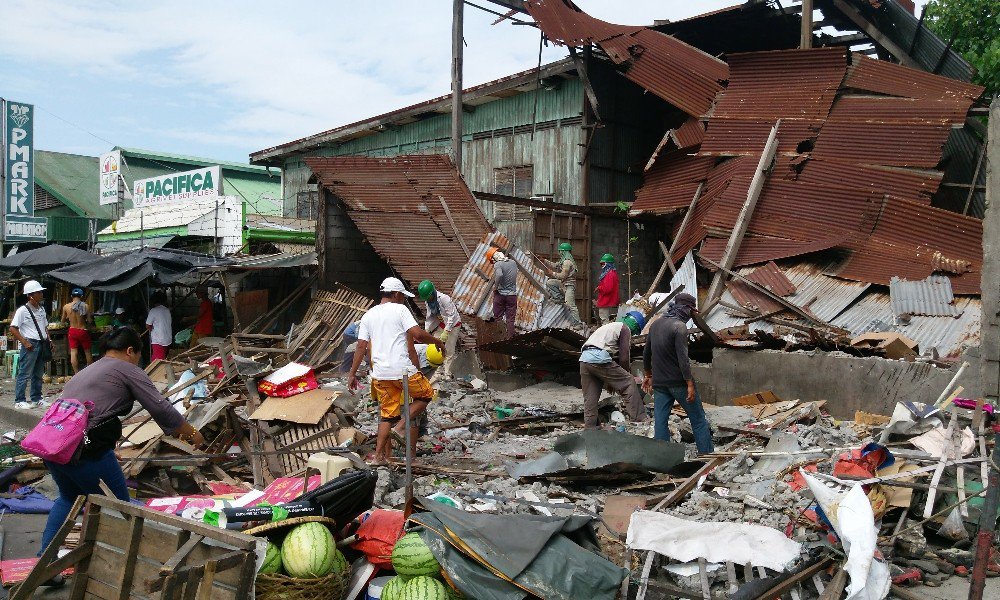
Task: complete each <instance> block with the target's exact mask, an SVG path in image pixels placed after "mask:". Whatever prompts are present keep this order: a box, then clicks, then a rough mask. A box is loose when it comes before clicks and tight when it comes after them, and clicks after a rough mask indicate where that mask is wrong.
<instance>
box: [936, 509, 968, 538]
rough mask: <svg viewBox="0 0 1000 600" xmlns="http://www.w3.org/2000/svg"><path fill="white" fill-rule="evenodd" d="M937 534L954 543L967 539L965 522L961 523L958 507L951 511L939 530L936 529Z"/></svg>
mask: <svg viewBox="0 0 1000 600" xmlns="http://www.w3.org/2000/svg"><path fill="white" fill-rule="evenodd" d="M938 533H939V534H941V535H943V536H944V537H946V538H948V539H949V540H954V541H956V542H961V541H963V540H967V539H969V532H968V531H966V530H965V522H963V521H962V513H960V512H959V510H958V507H955V508H953V509H952V510H951V513H950V514H949V515H948V518H947V519H945V520H944V523H942V524H941V529H938Z"/></svg>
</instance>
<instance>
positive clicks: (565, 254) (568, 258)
mask: <svg viewBox="0 0 1000 600" xmlns="http://www.w3.org/2000/svg"><path fill="white" fill-rule="evenodd" d="M545 265H546V266H547V267H548V268H549V275H550V276H551V278H550V280H549V281H547V282H546V285H547V286H548V287H550V289H552V291H553V292H555V293H556V294H558V292H559V286H560V285H561V286H562V300H563V302H565V303H566V307H567V308H569V312H570V314H572V315H573V318H574V319H576V320H577V321H579V320H580V309H578V308H577V307H576V273H577V268H576V261H575V260H573V246H572V245H570V244H569V243H568V242H563V243H561V244H559V260H555V261H551V260H547V261H545ZM550 282H552V283H551V284H550Z"/></svg>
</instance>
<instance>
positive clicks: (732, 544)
mask: <svg viewBox="0 0 1000 600" xmlns="http://www.w3.org/2000/svg"><path fill="white" fill-rule="evenodd" d="M625 543H626V544H627V545H628V547H629V548H632V549H635V550H652V551H654V552H656V553H658V554H662V555H664V556H668V557H670V558H672V559H674V560H679V561H681V562H690V561H692V560H696V559H698V558H704V559H706V560H708V562H714V563H724V562H726V561H732V562H734V563H736V564H738V565H745V564H747V563H748V562H749V563H753V564H754V566H759V567H766V568H768V569H773V570H775V571H783V570H785V568H786V567H787V566H788V564H789V563H791V562H792V561H794V560H795V559H797V558H798V557H799V552H800V551H801V545H800V544H799V543H798V542H795V541H792V540H790V539H788V538H787V537H785V534H784V533H782V532H780V531H778V530H777V529H772V528H770V527H764V526H763V525H749V524H745V523H717V522H701V521H686V520H684V519H679V518H677V517H673V516H671V515H665V514H663V513H658V512H653V511H649V510H639V511H636V512H634V513H632V519H631V520H630V521H629V525H628V537H627V538H626V542H625Z"/></svg>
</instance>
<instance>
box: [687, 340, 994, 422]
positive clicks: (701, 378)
mask: <svg viewBox="0 0 1000 600" xmlns="http://www.w3.org/2000/svg"><path fill="white" fill-rule="evenodd" d="M966 359H967V360H968V361H969V362H970V367H969V368H968V369H966V371H965V373H964V374H963V376H962V379H961V380H960V381H959V385H962V386H964V387H965V391H964V392H963V393H962V396H963V397H967V398H975V397H977V396H979V395H980V394H981V393H982V384H981V381H982V380H981V377H980V374H979V368H978V367H979V364H978V360H977V359H976V358H975V357H971V356H970V357H966ZM954 374H955V372H954V371H953V370H950V369H940V368H936V367H933V366H931V365H928V364H926V363H908V362H901V361H893V360H886V359H881V358H855V357H853V356H848V355H846V354H840V353H830V352H780V351H741V350H731V349H728V348H724V349H717V350H715V351H714V354H713V357H712V364H711V365H707V364H703V363H699V364H697V365H696V366H695V367H694V369H693V375H694V378H695V381H696V382H697V383H698V386H699V391H700V393H701V396H702V400H703V401H704V402H709V403H712V404H719V405H729V404H732V399H733V398H735V397H737V396H742V395H745V394H752V393H754V392H759V391H765V390H771V391H772V392H774V393H775V394H777V396H778V397H779V398H782V399H784V400H795V399H801V400H826V407H825V408H826V409H827V410H828V411H829V412H830V414H832V415H833V416H834V417H837V418H843V419H848V418H853V417H854V411H856V410H864V411H867V412H872V413H878V414H883V415H889V414H892V409H893V407H894V406H895V405H896V403H897V402H901V401H903V400H912V401H916V402H934V401H935V400H936V399H937V397H938V395H939V394H940V393H941V390H943V389H944V388H945V386H946V385H947V384H948V382H949V381H950V380H951V378H952V377H954Z"/></svg>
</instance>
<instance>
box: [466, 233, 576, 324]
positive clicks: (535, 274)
mask: <svg viewBox="0 0 1000 600" xmlns="http://www.w3.org/2000/svg"><path fill="white" fill-rule="evenodd" d="M490 248H499V249H500V250H502V251H503V252H504V253H505V254H507V256H508V257H509V258H510V259H511V260H513V261H514V262H515V263H517V266H518V275H517V292H518V296H517V314H516V317H515V324H516V327H517V330H518V331H520V332H525V331H534V330H536V329H539V328H541V327H570V326H572V324H573V320H572V317H571V316H570V313H569V309H567V308H566V307H565V306H563V305H555V304H552V303H551V302H549V301H548V300H547V299H546V297H545V273H543V272H542V269H541V268H540V267H539V266H538V265H537V264H536V263H535V261H534V260H533V259H532V258H531V256H530V255H529V254H528V253H527V252H525V251H524V250H521V249H520V248H518V247H517V246H514V245H513V244H511V243H510V241H508V240H507V238H506V237H504V236H503V234H500V233H496V232H493V233H489V234H487V235H486V236H484V237H483V239H482V241H481V242H480V243H479V244H477V245H476V247H475V249H474V250H473V251H472V257H471V258H470V259H469V260H468V262H467V263H465V264H464V266H463V267H462V269H461V272H460V273H459V275H458V279H457V280H456V281H455V289H454V292H453V293H452V299H453V300H454V301H455V305H456V306H457V307H458V310H459V312H461V313H462V314H467V315H473V316H476V317H479V318H480V319H483V320H486V319H490V318H492V317H493V294H492V287H491V286H490V280H491V278H492V277H493V263H491V262H490V261H488V260H486V252H487V251H488V250H489V249H490Z"/></svg>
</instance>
